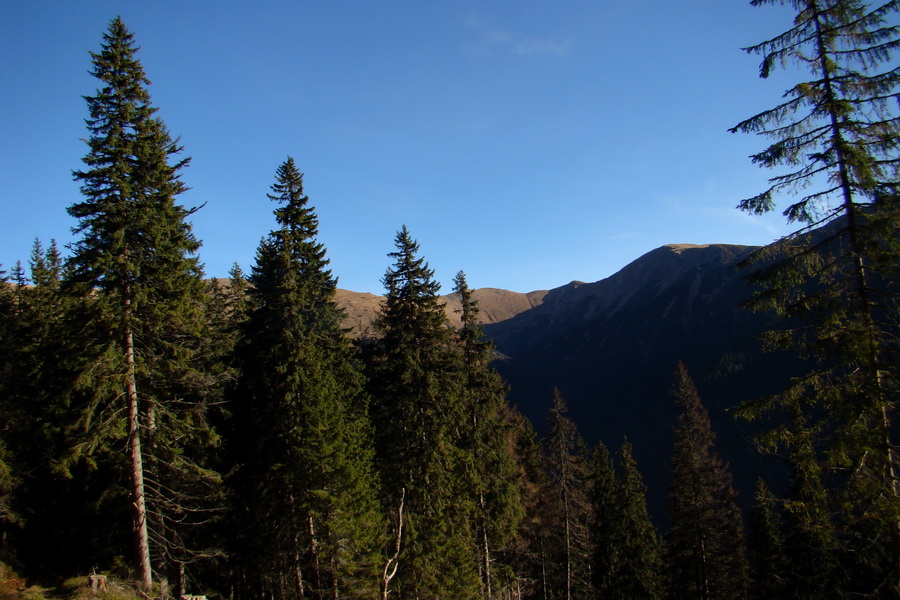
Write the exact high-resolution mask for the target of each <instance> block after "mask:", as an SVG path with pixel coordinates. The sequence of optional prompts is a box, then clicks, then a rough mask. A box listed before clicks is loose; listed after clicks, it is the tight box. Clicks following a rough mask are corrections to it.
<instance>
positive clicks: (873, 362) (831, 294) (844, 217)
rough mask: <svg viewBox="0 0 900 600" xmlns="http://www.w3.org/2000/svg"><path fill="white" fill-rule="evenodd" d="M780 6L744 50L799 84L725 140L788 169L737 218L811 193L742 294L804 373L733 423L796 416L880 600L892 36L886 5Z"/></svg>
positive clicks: (896, 132) (795, 207)
mask: <svg viewBox="0 0 900 600" xmlns="http://www.w3.org/2000/svg"><path fill="white" fill-rule="evenodd" d="M786 3H787V2H786V1H784V0H755V1H754V2H752V4H754V5H763V4H786ZM789 4H790V5H791V6H792V7H793V8H794V9H795V10H796V17H795V19H794V23H793V25H792V27H791V28H790V29H789V30H788V31H787V32H785V33H783V34H781V35H778V36H776V37H774V38H772V39H771V40H768V41H765V42H763V43H761V44H758V45H756V46H753V47H750V48H747V49H746V50H747V51H748V52H751V53H756V54H760V55H762V57H763V62H762V65H761V69H760V75H761V76H762V77H767V76H768V75H769V74H770V72H771V71H772V69H773V68H775V66H776V65H778V64H782V65H786V64H790V63H794V64H797V65H799V66H800V67H801V68H803V69H807V70H808V71H809V72H810V73H811V77H812V78H811V79H810V80H808V81H804V82H802V83H799V84H797V85H795V86H794V87H792V88H791V89H789V90H788V91H787V92H786V94H785V100H784V101H783V102H781V103H780V104H779V105H778V106H776V107H775V108H773V109H770V110H767V111H764V112H762V113H760V114H759V115H756V116H754V117H752V118H751V119H748V120H746V121H744V122H742V123H739V124H738V125H737V126H736V127H734V128H733V129H732V131H742V132H754V133H760V134H763V135H766V136H768V137H770V138H772V139H774V140H775V141H774V142H773V143H772V144H771V145H770V146H769V147H768V148H767V149H765V150H764V151H762V152H760V153H758V154H756V155H754V156H753V157H752V159H753V161H754V162H755V163H757V164H760V165H762V166H765V167H778V166H784V167H787V169H788V170H787V172H785V173H783V174H780V175H777V176H776V177H774V178H772V179H771V186H770V188H769V189H767V190H766V191H764V192H763V193H761V194H759V195H757V196H754V197H752V198H749V199H747V200H744V201H742V202H741V204H740V207H741V208H742V209H744V210H747V211H749V212H752V213H762V212H766V211H769V210H772V209H773V208H774V206H775V196H776V195H777V194H779V193H782V192H796V191H798V190H803V189H811V191H808V192H804V195H803V196H802V197H801V198H800V199H799V200H797V201H796V202H793V203H792V204H790V205H789V206H788V207H787V209H785V211H784V214H785V215H786V216H787V218H788V220H789V222H797V223H799V224H801V226H802V228H801V229H800V230H799V231H798V232H797V233H795V234H793V235H790V236H788V237H786V238H785V239H783V240H780V241H779V242H777V243H775V244H773V245H772V246H770V247H767V248H765V249H763V250H761V251H759V252H757V253H756V254H755V256H754V257H753V264H754V266H755V268H756V269H757V270H756V272H755V273H754V274H753V275H752V277H751V280H752V281H754V282H756V283H757V284H758V285H759V286H760V288H761V290H760V292H758V294H757V295H756V297H755V299H754V301H753V302H752V306H753V307H755V308H757V309H770V310H774V311H775V312H776V313H778V314H782V315H785V316H787V317H791V318H793V320H790V321H786V323H788V325H787V327H788V328H787V329H784V330H782V331H777V332H772V333H771V334H769V338H768V341H769V343H770V345H771V346H773V347H780V348H795V349H797V350H799V351H800V353H801V354H802V355H803V356H804V357H806V358H809V359H810V360H811V361H813V362H812V364H813V367H812V369H811V370H810V371H809V372H807V373H805V374H802V375H800V376H798V377H796V378H794V379H793V380H792V381H791V383H790V385H789V386H788V387H787V389H786V390H785V391H783V392H782V393H780V394H777V395H775V396H773V397H772V398H768V399H765V400H763V401H760V402H757V403H753V404H748V405H745V406H744V408H743V411H742V412H743V414H744V415H746V416H750V417H759V416H761V415H762V414H765V413H767V412H770V411H772V410H773V409H774V408H775V407H778V406H786V407H788V411H787V413H788V414H790V413H791V412H792V411H794V410H795V409H798V410H800V411H801V412H802V414H803V416H804V417H805V418H806V419H808V420H809V421H810V422H809V426H810V428H811V429H812V430H813V431H815V432H817V435H819V436H821V437H822V438H823V439H824V440H826V442H827V443H826V446H825V447H824V450H825V452H824V455H823V458H824V460H825V466H826V468H827V470H828V471H829V472H831V473H841V474H842V477H841V478H837V479H835V480H834V484H835V491H836V495H835V501H836V502H837V504H836V505H835V508H838V509H839V510H840V512H841V513H842V514H843V516H844V518H843V519H842V522H843V523H844V525H843V526H842V534H841V536H842V538H843V540H844V542H846V543H851V544H853V543H855V542H852V540H854V539H859V538H860V537H861V536H862V537H865V538H867V539H868V541H869V542H874V541H878V544H879V545H880V544H882V541H881V540H891V541H890V542H889V544H890V548H891V549H890V550H889V552H890V553H891V554H892V555H893V558H892V559H891V560H889V561H887V564H883V565H882V567H881V568H882V574H881V576H880V577H877V578H876V579H877V580H879V581H880V582H882V583H880V584H878V585H879V586H880V587H881V588H882V589H885V588H884V586H887V587H888V588H892V589H895V590H896V589H900V584H898V581H900V477H898V456H897V452H896V450H895V448H896V442H895V440H894V439H893V437H894V434H895V433H896V428H895V427H894V426H893V425H892V419H893V418H894V412H895V410H896V402H897V397H898V396H897V372H896V368H897V365H898V364H900V363H898V361H897V360H896V357H897V350H898V347H897V340H898V339H900V338H898V336H897V333H898V329H900V325H898V319H897V315H898V311H897V310H896V309H895V307H894V306H893V302H894V300H893V293H892V291H891V290H892V289H896V283H897V279H896V265H897V264H898V256H900V254H898V252H897V250H898V247H897V241H898V240H897V236H896V232H897V229H898V223H900V220H898V218H897V216H898V215H897V210H896V209H897V203H896V198H897V182H898V168H900V156H898V148H900V120H898V118H897V112H896V101H897V99H898V98H900V93H898V84H900V72H898V71H897V69H895V68H893V64H892V63H891V62H890V61H891V52H892V51H893V50H894V49H895V48H896V47H897V45H898V44H900V28H898V27H897V26H895V25H893V24H892V22H893V19H894V18H895V16H896V13H897V11H898V9H900V2H898V1H897V0H891V1H889V2H880V3H878V4H876V6H875V7H874V8H873V7H870V6H869V5H868V4H867V3H865V2H863V1H862V0H792V1H791V2H790V3H789ZM823 225H827V227H825V228H824V229H823V230H822V231H819V232H816V233H810V230H811V229H812V228H814V227H818V226H823ZM793 433H794V432H791V431H790V430H789V429H787V428H783V427H780V428H775V429H773V430H772V431H771V433H770V434H769V436H768V437H769V438H770V441H769V442H767V443H768V445H770V446H777V445H779V444H780V445H785V444H788V443H789V439H790V437H791V436H792V435H793ZM863 532H865V533H863ZM884 582H889V583H884ZM872 591H874V590H869V592H872Z"/></svg>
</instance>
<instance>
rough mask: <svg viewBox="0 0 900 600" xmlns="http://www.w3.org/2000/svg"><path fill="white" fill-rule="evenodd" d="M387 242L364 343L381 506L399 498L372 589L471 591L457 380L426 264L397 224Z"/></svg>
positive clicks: (463, 419)
mask: <svg viewBox="0 0 900 600" xmlns="http://www.w3.org/2000/svg"><path fill="white" fill-rule="evenodd" d="M394 245H395V247H396V251H394V252H391V253H390V254H389V256H390V257H391V258H392V259H393V261H394V263H393V265H392V266H391V267H390V268H389V269H388V271H387V273H386V274H385V276H384V279H383V282H384V285H385V288H386V297H385V301H384V305H383V308H382V313H381V315H380V317H379V319H378V321H377V322H376V328H377V330H378V332H379V333H380V334H381V337H380V338H379V339H378V340H376V341H374V342H373V343H372V344H371V345H370V347H369V348H368V352H367V362H368V365H367V366H368V372H369V380H370V389H371V395H372V402H371V414H372V420H373V424H374V427H375V446H376V462H377V465H378V472H379V474H380V476H381V482H382V499H383V502H384V505H385V509H386V511H387V513H388V514H392V515H393V514H396V512H397V510H398V508H399V507H400V503H401V501H402V502H403V506H404V521H403V530H402V540H401V545H400V552H399V554H398V555H397V562H396V567H397V569H398V570H397V571H396V576H395V577H394V578H393V579H391V580H390V582H389V583H390V589H383V590H382V592H383V594H384V595H385V596H386V595H387V594H388V593H389V592H390V593H393V594H395V595H396V596H397V597H399V598H427V597H444V598H456V599H459V600H466V599H469V598H477V597H479V596H480V588H481V584H480V580H479V577H478V572H477V565H476V564H475V563H476V561H475V560H473V557H474V555H475V552H474V548H473V538H474V535H473V529H472V523H471V519H470V518H469V516H470V515H472V514H473V512H474V508H473V506H472V502H471V498H470V495H469V492H468V490H466V489H465V488H466V483H465V482H466V479H465V477H464V476H463V474H462V472H463V465H465V464H467V463H468V460H469V459H468V457H467V456H466V453H467V450H465V449H464V448H463V443H462V435H463V431H462V427H463V426H464V425H463V424H465V423H468V422H469V418H470V416H471V415H467V414H466V403H465V401H464V395H465V392H464V387H465V381H464V380H463V377H461V375H460V370H459V369H458V368H457V365H458V363H459V359H458V354H457V349H456V347H455V346H454V344H453V331H452V329H451V328H450V326H449V324H448V323H447V320H446V315H445V313H444V305H443V304H442V303H441V302H440V301H439V296H438V292H439V290H440V285H439V284H438V283H437V282H436V281H434V279H433V276H434V273H433V271H432V270H431V269H430V268H429V267H428V264H427V263H426V262H425V261H424V259H422V258H419V257H418V256H417V252H418V250H419V245H418V243H417V242H416V241H415V240H413V238H412V237H411V236H410V234H409V231H408V230H407V228H406V227H405V226H404V227H403V228H402V229H401V230H400V231H399V232H398V233H397V236H396V238H395V240H394ZM393 533H394V534H396V531H394V532H393ZM391 537H393V535H392V536H391ZM393 552H394V551H393V550H390V551H389V552H388V553H387V554H388V556H391V555H392V554H393ZM384 583H385V584H387V583H388V581H385V582H384ZM383 597H384V596H383Z"/></svg>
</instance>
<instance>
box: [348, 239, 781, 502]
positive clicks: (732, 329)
mask: <svg viewBox="0 0 900 600" xmlns="http://www.w3.org/2000/svg"><path fill="white" fill-rule="evenodd" d="M751 250H752V248H750V247H747V246H737V245H727V244H709V245H691V244H672V245H667V246H663V247H660V248H657V249H656V250H653V251H651V252H649V253H647V254H645V255H644V256H642V257H640V258H638V259H637V260H635V261H634V262H632V263H631V264H629V265H627V266H626V267H624V268H623V269H622V270H620V271H619V272H617V273H615V274H614V275H612V276H610V277H608V278H606V279H603V280H601V281H597V282H594V283H583V282H578V281H573V282H571V283H569V284H567V285H565V286H562V287H558V288H555V289H552V290H549V291H536V292H531V293H528V294H521V293H516V292H509V291H505V290H498V289H491V288H485V289H480V290H476V292H475V297H476V298H477V299H478V301H479V306H480V307H481V311H482V312H481V316H482V322H483V323H484V325H485V333H486V335H487V336H488V337H490V338H491V339H492V340H493V341H494V343H495V344H496V346H497V349H498V351H499V353H500V355H501V356H502V358H501V359H500V360H498V361H497V362H496V363H495V367H496V368H497V369H498V370H499V371H500V373H501V374H502V375H503V377H504V378H505V379H506V381H507V382H508V383H509V384H510V399H511V401H512V402H513V403H514V404H516V405H517V406H518V407H519V409H520V410H521V411H522V412H524V413H525V414H526V415H527V416H528V417H529V418H530V419H531V420H532V422H533V423H534V424H535V427H536V428H537V429H538V430H541V429H542V427H543V418H544V414H545V412H546V410H547V408H548V406H549V404H548V403H549V399H550V397H551V395H552V390H553V388H554V387H558V388H559V389H560V390H561V391H562V392H563V394H564V395H565V396H566V398H567V400H568V403H569V407H570V411H571V415H572V417H573V418H574V419H575V420H576V422H577V423H578V425H579V427H580V429H581V432H582V434H583V435H584V437H585V438H586V440H587V441H588V443H590V444H593V443H596V442H597V441H599V440H602V441H603V442H604V443H606V444H607V446H609V447H610V449H611V450H612V451H613V452H615V451H616V450H617V449H618V447H619V446H620V445H621V443H622V440H623V437H624V436H628V438H629V439H630V440H631V441H632V442H633V444H634V446H635V455H636V457H637V459H638V461H639V464H640V467H641V470H642V471H643V473H644V475H645V478H646V480H647V484H648V487H649V500H650V506H651V510H652V511H653V512H654V513H655V515H656V516H657V518H661V517H662V514H663V513H664V499H665V493H666V489H667V487H668V471H669V460H670V459H669V456H670V454H671V444H672V424H673V421H674V415H675V410H674V403H673V400H672V398H671V397H670V394H669V388H670V387H671V382H672V373H673V371H674V369H675V366H676V364H677V362H678V361H679V360H681V361H684V362H685V364H686V365H687V367H688V369H689V370H690V372H691V374H692V376H693V377H694V379H695V380H696V382H697V385H698V388H699V390H700V393H701V395H702V397H703V400H704V402H705V403H706V405H707V407H708V408H709V410H710V413H711V417H712V420H713V424H714V427H715V428H716V429H717V431H718V433H719V446H720V448H721V452H722V454H723V456H724V458H725V459H726V460H728V461H730V462H731V463H732V464H733V470H734V472H735V476H736V483H737V486H738V487H739V489H740V491H741V493H742V499H743V501H744V502H745V503H746V501H747V500H749V494H750V490H752V489H753V487H752V486H753V482H754V480H755V478H756V476H757V475H758V473H759V472H760V470H772V469H778V465H777V464H774V462H773V461H772V460H771V459H770V458H769V457H762V456H760V455H759V454H758V453H757V452H756V451H755V449H754V448H753V447H752V445H751V443H750V441H749V436H750V435H751V433H752V428H751V426H750V425H748V424H746V423H741V422H738V421H736V420H735V419H733V418H732V417H731V415H729V414H728V409H729V408H730V407H732V406H734V405H735V404H737V403H738V402H740V401H742V400H746V399H750V398H755V397H759V396H761V395H764V394H766V393H770V392H772V391H774V390H775V389H776V387H775V386H776V385H778V384H777V382H778V381H783V380H784V379H783V378H784V377H786V376H787V375H788V372H789V371H790V368H791V366H792V364H793V363H792V361H789V360H787V359H786V358H785V357H784V356H778V355H769V354H761V353H760V352H759V343H758V342H757V337H758V335H759V334H760V333H761V332H762V331H764V330H765V329H767V328H768V326H769V325H771V323H769V322H768V319H769V317H768V316H766V315H760V314H753V313H750V312H748V311H746V310H744V309H742V308H740V305H741V303H742V302H743V301H744V300H746V299H747V298H748V296H749V293H750V290H749V288H748V286H747V284H746V283H745V282H744V280H743V278H742V277H741V274H740V273H739V271H738V269H737V264H738V263H739V262H740V260H741V259H743V258H744V257H746V256H747V254H748V253H749V252H750V251H751ZM443 300H444V301H445V302H447V312H448V317H449V318H450V319H451V322H453V323H454V324H458V316H457V314H456V312H455V311H456V309H457V307H458V302H457V301H456V299H455V297H454V296H453V295H452V294H451V295H449V296H444V297H443ZM337 301H338V303H339V304H340V305H341V306H343V307H344V309H345V310H346V312H347V318H346V321H345V323H346V326H347V328H348V329H349V330H350V331H351V335H354V336H356V335H359V333H360V332H361V331H366V330H367V328H368V327H369V326H370V324H371V322H372V319H373V318H374V317H375V315H376V313H377V310H378V307H379V303H380V302H381V298H380V297H379V296H375V295H373V294H359V293H355V292H349V291H346V290H341V291H339V293H338V295H337Z"/></svg>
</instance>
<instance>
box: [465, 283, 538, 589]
mask: <svg viewBox="0 0 900 600" xmlns="http://www.w3.org/2000/svg"><path fill="white" fill-rule="evenodd" d="M454 284H455V288H454V292H455V293H456V294H458V295H459V298H460V303H461V305H462V308H461V312H462V314H461V319H462V328H461V329H460V330H459V332H458V333H457V338H458V340H457V341H458V344H459V351H460V354H461V356H460V358H461V359H462V364H461V369H462V375H463V377H464V380H465V384H464V402H465V405H466V406H465V411H466V413H467V416H468V419H469V423H470V428H469V430H468V431H467V432H465V433H464V434H463V441H462V445H463V449H464V450H466V452H465V454H464V458H467V459H468V463H469V464H467V465H466V466H465V467H466V468H465V471H466V473H467V474H468V477H469V478H470V482H469V483H468V484H467V486H466V487H467V489H468V491H469V494H470V497H471V499H470V502H471V504H472V506H473V507H474V508H475V512H474V513H473V515H472V520H473V523H474V529H475V531H474V533H475V539H474V545H475V547H476V549H477V550H476V554H477V558H478V565H479V566H478V570H479V574H480V575H481V581H482V594H483V597H484V598H485V600H490V599H491V598H493V596H494V593H495V592H496V591H497V590H499V589H501V588H502V587H504V586H509V585H511V583H512V580H513V573H512V572H511V571H510V570H509V569H508V568H507V569H501V568H499V565H497V563H496V555H497V553H498V550H500V549H502V548H504V547H505V546H506V545H507V544H509V543H510V542H511V541H512V540H513V539H514V537H515V535H516V531H517V527H518V523H519V521H520V520H521V518H522V516H523V507H522V502H521V498H520V496H519V488H518V481H517V479H516V475H517V474H516V465H515V463H514V462H513V457H512V455H511V454H510V452H509V448H508V446H509V440H510V436H511V434H512V428H511V425H510V423H509V421H508V419H507V414H506V387H505V386H504V385H503V382H502V381H501V380H500V377H499V375H497V373H496V372H495V371H493V370H492V369H491V368H490V366H489V363H490V361H491V359H492V358H493V356H492V352H493V344H492V343H491V342H490V341H487V340H484V339H483V337H484V333H483V331H482V329H481V325H480V324H479V322H478V313H479V309H478V302H477V301H476V300H475V299H474V298H473V295H472V290H470V289H469V286H468V283H467V282H466V277H465V274H464V273H463V272H462V271H460V272H459V273H457V275H456V278H455V279H454ZM498 576H500V577H498Z"/></svg>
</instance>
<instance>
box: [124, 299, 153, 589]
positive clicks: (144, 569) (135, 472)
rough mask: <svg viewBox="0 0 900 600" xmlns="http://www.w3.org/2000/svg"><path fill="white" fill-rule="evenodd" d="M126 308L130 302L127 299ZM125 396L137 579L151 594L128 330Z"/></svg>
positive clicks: (131, 343) (127, 331)
mask: <svg viewBox="0 0 900 600" xmlns="http://www.w3.org/2000/svg"><path fill="white" fill-rule="evenodd" d="M125 303H126V309H127V307H128V304H129V301H128V300H126V301H125ZM125 396H126V398H127V401H128V441H129V444H128V445H129V449H130V451H131V496H132V506H133V508H134V534H135V543H136V546H137V559H138V580H139V581H140V585H141V588H142V589H143V590H144V591H145V592H149V591H150V588H151V587H152V586H153V572H152V569H151V568H150V542H149V536H148V534H147V504H146V500H145V499H144V465H143V461H142V459H141V434H140V427H141V425H140V420H139V419H138V395H137V382H136V380H135V367H134V335H133V333H132V330H131V326H130V325H129V326H127V327H126V328H125Z"/></svg>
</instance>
